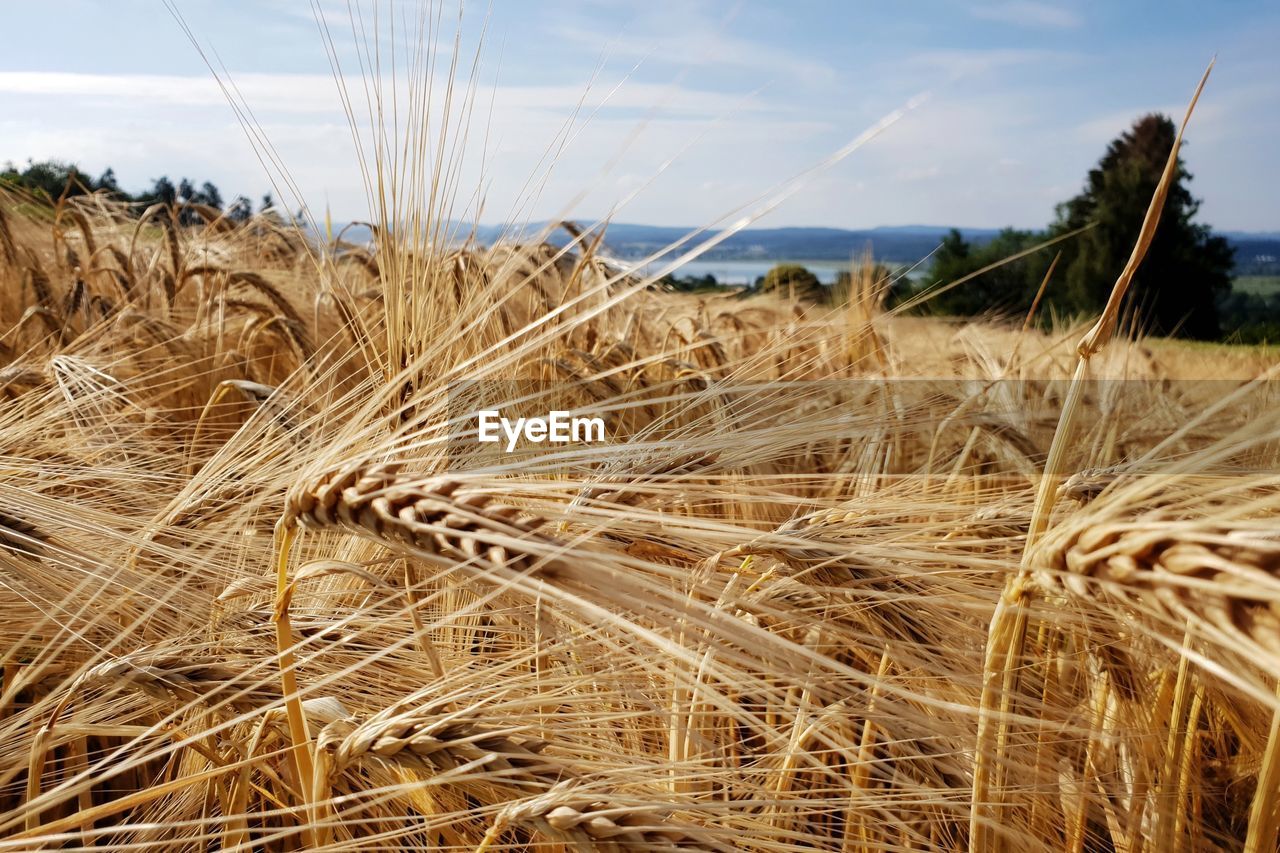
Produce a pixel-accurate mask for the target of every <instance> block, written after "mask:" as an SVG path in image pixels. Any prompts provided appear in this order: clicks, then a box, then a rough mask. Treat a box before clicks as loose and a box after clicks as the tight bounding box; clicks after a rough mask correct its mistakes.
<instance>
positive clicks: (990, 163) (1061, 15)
mask: <svg viewBox="0 0 1280 853" xmlns="http://www.w3.org/2000/svg"><path fill="white" fill-rule="evenodd" d="M177 8H178V11H179V12H180V14H181V15H182V17H183V18H185V20H186V22H187V23H188V24H189V25H190V27H191V28H192V30H193V31H194V32H195V33H196V35H197V37H198V38H199V39H200V41H201V42H202V44H203V45H204V46H205V48H206V50H208V51H209V57H210V59H211V61H213V62H215V63H218V62H222V63H225V65H226V67H228V68H230V69H232V71H231V80H232V81H233V83H234V84H235V85H236V86H237V87H238V88H239V91H240V93H241V94H242V95H243V97H244V99H245V101H246V103H247V104H248V106H249V107H251V108H252V109H253V111H254V115H255V116H256V118H257V120H258V122H259V123H260V124H261V125H262V127H263V129H264V131H265V132H266V135H267V137H268V139H269V140H270V143H271V144H272V145H273V146H274V148H275V149H276V150H277V151H278V152H279V157H280V158H281V159H282V160H283V162H284V163H285V164H286V165H287V167H288V169H289V171H290V173H291V175H292V177H293V178H295V179H296V181H297V184H298V186H299V187H300V188H301V190H302V198H301V199H293V198H290V197H289V194H288V193H281V192H279V191H278V190H279V189H280V188H279V187H278V186H277V187H274V188H273V187H272V185H271V181H269V180H268V173H267V172H266V171H265V170H264V168H263V167H262V165H261V164H260V163H259V161H258V159H257V155H256V153H255V151H254V148H253V146H251V145H250V144H249V142H248V141H247V140H246V139H245V132H244V130H243V129H242V128H241V126H240V125H239V123H238V122H237V121H236V118H235V113H234V112H233V110H232V108H231V107H230V106H229V105H228V104H227V102H226V100H225V98H224V97H223V94H222V92H221V91H220V90H219V89H218V86H217V84H216V83H215V81H214V80H213V78H212V76H211V75H210V73H209V71H208V69H206V68H205V67H204V65H203V62H202V60H201V58H200V55H199V54H198V53H197V51H196V49H195V48H194V47H193V46H192V45H191V44H190V43H189V42H188V41H187V40H186V37H185V36H184V35H183V33H182V31H181V29H180V27H179V25H178V23H177V21H176V20H175V19H174V18H173V16H171V15H170V14H169V13H168V12H166V11H165V9H164V7H163V5H161V4H160V3H158V2H146V1H145V0H127V2H122V3H119V4H111V5H110V6H109V7H106V8H103V7H100V6H95V5H94V4H92V3H88V2H86V0H71V2H68V3H65V4H62V5H60V6H59V7H58V8H57V9H56V10H55V9H53V8H50V7H49V6H48V5H41V6H33V7H16V8H14V9H11V10H9V15H10V18H11V23H12V25H13V28H14V31H15V32H24V31H29V32H42V31H47V30H49V29H51V28H54V27H56V28H57V31H58V32H59V37H60V39H62V42H61V43H60V44H59V49H58V50H56V51H51V50H49V48H48V43H47V41H45V40H43V39H21V40H16V43H15V44H13V45H12V46H11V49H10V50H9V51H7V52H6V55H5V56H4V57H3V58H0V110H3V113H4V115H5V116H6V117H7V118H6V119H4V120H3V124H0V127H3V128H4V129H5V133H4V134H0V162H4V161H8V160H12V161H14V162H15V163H19V164H20V163H23V162H25V161H26V160H27V159H28V158H30V159H34V160H36V161H40V160H45V159H59V160H65V161H70V162H74V163H76V164H78V165H79V166H80V167H81V168H83V169H85V170H86V171H87V172H90V173H93V174H95V175H96V174H98V173H100V172H101V171H102V170H104V169H105V168H107V167H111V168H114V169H115V172H116V175H117V177H118V178H119V180H120V182H121V185H122V186H123V187H125V188H126V189H130V190H137V189H141V188H143V187H145V186H146V185H148V184H149V182H150V181H151V180H152V179H154V178H157V177H159V176H161V175H168V176H169V177H171V178H173V179H174V180H177V179H178V178H181V177H191V178H194V179H197V180H210V181H212V182H213V183H215V184H216V185H218V187H219V188H220V189H222V190H223V192H224V194H225V195H226V196H227V198H228V200H229V199H230V198H231V197H233V196H235V195H238V194H245V195H248V196H249V197H251V198H255V199H256V198H257V197H258V196H260V195H261V194H262V193H264V192H267V191H272V192H275V193H276V195H277V198H278V199H279V200H280V202H281V203H282V205H284V206H287V207H288V208H289V209H291V210H292V209H296V207H297V204H296V203H295V202H297V201H302V202H305V204H306V205H307V206H308V208H309V209H310V210H311V212H312V214H313V215H315V216H316V217H317V218H319V216H320V215H322V212H323V211H324V210H325V209H326V207H328V209H329V210H331V211H332V213H333V216H334V218H335V219H340V220H359V219H365V218H368V213H367V211H366V210H365V207H366V205H365V202H364V198H365V194H364V190H363V187H362V185H361V182H360V172H359V160H358V158H357V156H356V153H355V150H354V148H353V147H352V144H351V141H350V130H349V128H348V126H347V124H346V116H345V115H344V114H343V113H342V110H341V109H340V106H339V99H338V96H337V93H336V90H335V87H334V83H333V80H332V78H331V73H330V68H329V65H328V61H327V59H326V55H325V51H324V44H323V41H322V38H321V36H320V34H319V32H318V30H317V22H316V21H315V20H313V18H312V15H311V12H310V8H309V4H307V3H303V2H280V0H276V2H268V3H264V4H252V3H247V2H233V3H226V4H218V5H216V6H215V5H214V4H212V3H208V2H192V0H187V2H180V3H178V4H177ZM1159 8H1160V10H1161V11H1160V14H1158V15H1155V16H1154V17H1153V16H1151V15H1147V14H1146V13H1145V12H1144V10H1143V9H1141V8H1139V7H1137V6H1136V5H1132V6H1126V8H1125V9H1114V8H1110V7H1109V6H1108V5H1107V4H1102V3H1093V2H1083V3H1075V4H1065V3H1039V2H941V0H938V2H931V3H929V4H927V8H925V9H922V10H921V11H922V14H921V15H920V16H916V17H914V18H913V19H911V20H906V19H899V18H896V17H895V16H894V14H893V12H892V11H891V10H884V9H878V8H874V7H868V8H864V9H857V8H853V7H852V6H850V5H847V4H842V3H836V2H818V3H813V4H808V5H805V6H803V7H801V8H799V9H795V10H792V11H791V13H790V14H782V13H780V11H779V10H778V9H776V8H774V7H771V6H769V5H768V4H765V3H762V2H743V3H739V4H715V3H700V4H691V5H687V4H680V3H674V2H662V3H658V4H655V5H653V6H651V7H646V8H645V9H642V10H636V9H632V8H629V7H628V5H627V4H625V3H621V2H614V1H613V0H593V2H590V3H588V4H585V9H583V4H571V3H568V2H565V0H557V2H554V3H551V4H548V5H546V6H540V7H539V8H538V9H537V10H530V9H528V8H524V7H522V6H521V5H520V4H516V3H513V2H508V0H497V2H495V3H494V4H493V7H492V17H491V19H490V20H489V21H488V22H486V21H485V20H484V17H485V9H484V7H481V6H470V7H468V9H467V11H466V13H465V17H464V21H463V37H462V39H461V42H460V51H459V57H460V58H461V59H462V60H463V61H464V64H465V62H466V61H469V60H470V58H471V56H472V52H473V51H474V50H475V49H476V43H475V33H476V32H477V29H478V27H480V26H483V25H486V23H487V26H488V27H489V31H488V33H487V34H486V39H487V41H486V44H485V49H484V50H483V52H482V54H481V61H480V63H479V68H480V71H479V75H478V78H477V85H476V102H477V107H476V115H475V116H474V118H473V122H472V125H473V126H472V132H473V134H474V138H473V139H470V140H468V142H469V144H468V145H467V146H465V148H466V150H467V162H466V163H464V165H463V168H462V170H461V172H460V173H459V176H458V178H457V182H456V184H455V186H456V187H457V189H458V193H459V195H460V202H459V203H460V204H462V205H472V208H471V211H470V214H471V215H468V216H463V217H458V218H464V219H478V220H479V221H480V222H482V223H484V222H488V223H495V224H501V223H508V222H523V221H539V220H544V219H556V218H574V219H579V220H592V221H594V220H598V219H603V218H606V217H607V218H610V219H612V220H613V221H616V222H618V223H628V224H629V223H635V224H642V223H668V222H675V221H683V222H690V221H692V222H695V223H697V224H696V225H693V226H687V227H690V228H696V227H702V226H708V225H714V224H715V223H716V222H717V221H718V220H720V219H723V218H725V217H731V216H733V215H734V213H735V212H737V211H740V210H741V209H742V208H743V207H744V206H745V207H747V208H748V209H749V208H750V207H751V204H750V203H751V202H752V200H753V199H755V198H757V197H759V196H761V195H762V194H765V193H767V192H768V191H769V190H770V189H771V188H773V187H776V186H778V185H779V184H780V183H781V182H783V181H785V180H786V179H787V178H789V177H790V176H792V175H794V174H796V173H798V172H801V171H803V170H805V169H807V168H809V167H811V166H813V165H814V164H817V163H820V162H821V161H822V160H823V159H824V158H825V157H826V156H828V155H829V154H830V153H831V152H832V151H835V150H837V149H838V148H840V146H841V145H843V144H845V143H846V142H847V141H848V140H849V139H851V138H852V137H854V136H855V135H857V134H858V133H860V132H861V131H862V130H864V129H865V128H866V127H868V126H869V125H871V124H873V123H874V122H875V121H877V120H878V119H879V118H880V117H882V116H883V115H885V114H886V113H888V112H890V111H891V110H894V109H897V108H899V107H901V106H902V105H903V104H905V103H906V102H907V101H908V99H910V98H911V97H913V96H914V95H917V94H919V93H921V92H928V93H929V98H928V100H927V101H925V102H924V103H923V104H921V105H920V106H919V107H917V108H915V109H913V110H911V111H910V112H909V113H908V114H907V115H906V116H904V117H903V118H902V119H901V120H900V121H898V122H897V123H896V124H894V125H893V126H891V127H888V128H887V129H886V130H884V132H883V133H882V134H880V136H879V137H877V138H876V139H874V140H872V141H871V142H870V143H869V144H868V145H867V146H866V147H865V148H863V149H861V150H859V151H857V152H856V153H855V154H854V155H853V156H852V157H850V158H849V159H848V160H846V161H844V162H841V163H839V164H837V165H835V166H834V167H832V168H830V169H827V170H825V171H823V172H821V173H820V174H818V175H817V177H816V178H815V179H814V180H813V181H812V182H811V183H810V184H809V185H808V186H807V187H805V188H804V189H803V190H802V191H801V192H799V193H797V194H796V195H795V196H794V197H793V198H791V199H789V200H788V201H787V202H786V203H785V204H783V205H782V206H781V207H780V208H779V209H778V210H776V211H774V212H773V213H771V214H769V215H768V216H765V217H763V218H762V219H760V220H759V221H757V222H753V223H752V225H753V227H760V228H783V227H794V228H836V229H842V230H852V231H861V230H872V229H874V228H877V227H899V228H901V227H911V226H915V225H916V224H917V223H925V222H946V223H951V225H944V226H936V227H944V228H945V227H961V228H971V229H984V230H985V229H999V228H1003V227H1015V228H1019V229H1039V228H1043V227H1044V226H1045V225H1046V224H1048V223H1049V222H1050V221H1051V220H1052V217H1053V208H1054V205H1055V204H1057V203H1058V202H1060V201H1063V200H1065V199H1067V198H1069V197H1071V196H1072V195H1075V194H1076V193H1077V192H1079V191H1080V189H1081V187H1082V186H1083V182H1084V179H1085V175H1086V173H1087V171H1088V170H1089V168H1091V167H1092V166H1093V165H1094V164H1095V163H1096V162H1097V160H1098V159H1099V158H1100V157H1101V156H1102V154H1103V152H1104V150H1105V146H1106V144H1107V142H1108V141H1110V140H1111V139H1112V138H1114V137H1115V136H1117V135H1118V134H1120V133H1121V132H1123V131H1124V130H1125V129H1127V128H1128V126H1129V125H1130V124H1131V123H1132V121H1133V120H1134V119H1136V118H1137V117H1138V116H1140V115H1142V114H1145V113H1147V112H1164V113H1166V114H1169V115H1173V116H1174V117H1178V116H1180V114H1181V110H1182V104H1183V103H1184V102H1185V99H1186V97H1187V96H1188V95H1189V93H1190V91H1191V89H1192V88H1193V86H1194V83H1195V80H1196V79H1197V78H1198V76H1199V74H1200V72H1201V70H1202V69H1203V66H1204V64H1205V63H1206V62H1207V61H1208V58H1209V57H1210V56H1211V55H1213V54H1216V55H1217V67H1216V68H1215V71H1214V75H1213V78H1212V79H1211V81H1210V83H1209V86H1208V89H1207V90H1206V93H1205V96H1204V98H1203V99H1202V101H1201V105H1200V109H1199V112H1198V114H1197V116H1196V118H1195V119H1193V121H1192V123H1191V126H1190V128H1189V130H1188V137H1187V147H1186V149H1185V152H1184V158H1185V160H1186V163H1187V167H1188V170H1189V171H1190V172H1191V174H1192V175H1193V176H1194V177H1195V180H1194V181H1193V182H1192V183H1191V189H1192V191H1193V193H1194V194H1195V195H1196V196H1197V197H1198V198H1201V199H1203V201H1204V204H1203V206H1202V208H1201V212H1200V216H1199V221H1201V222H1204V223H1206V224H1209V225H1211V226H1212V227H1213V228H1214V229H1215V230H1217V231H1221V232H1238V233H1268V232H1275V231H1277V230H1280V197H1278V196H1277V194H1276V193H1275V192H1274V191H1273V190H1271V189H1270V188H1269V187H1268V186H1267V185H1266V184H1265V182H1264V181H1260V180H1258V177H1259V176H1260V175H1265V174H1269V173H1271V172H1274V170H1275V166H1276V164H1275V162H1274V160H1275V156H1274V147H1275V146H1274V144H1272V143H1271V140H1273V139H1274V138H1275V136H1276V131H1277V130H1280V118H1278V117H1280V83H1277V82H1276V81H1280V59H1278V58H1277V57H1276V56H1275V54H1274V51H1273V50H1272V49H1271V46H1270V43H1271V41H1273V40H1274V39H1273V37H1274V35H1275V34H1277V33H1280V10H1276V9H1274V8H1272V7H1271V6H1270V5H1268V4H1264V3H1261V2H1257V0H1250V2H1245V3H1238V4H1233V6H1232V10H1231V14H1230V15H1223V14H1221V10H1219V9H1215V8H1209V9H1203V8H1201V7H1199V6H1197V5H1195V4H1190V3H1181V2H1179V3H1173V4H1162V5H1161V6H1160V7H1159ZM449 13H450V14H451V13H452V7H450V9H449ZM324 14H325V16H326V17H325V19H324V22H325V23H326V24H328V26H330V27H331V32H332V37H333V39H334V42H335V55H336V56H337V58H338V60H339V61H340V62H341V63H342V64H343V67H344V69H345V70H346V71H347V73H348V75H351V69H352V68H353V67H354V63H355V61H356V55H355V53H354V49H353V47H352V44H351V42H352V36H351V34H350V32H349V30H350V23H349V22H348V21H347V20H346V19H345V13H343V12H342V11H341V10H340V8H339V7H337V6H334V5H332V4H326V5H325V6H324ZM447 17H448V15H446V20H444V21H443V22H442V24H441V27H442V29H441V34H440V36H441V37H440V41H441V44H442V47H441V61H442V62H447V60H448V58H449V54H450V52H451V51H450V49H449V45H450V42H451V39H452V37H453V30H452V22H451V21H449V20H447ZM108 19H110V22H111V24H112V27H111V30H110V31H111V32H112V33H113V39H114V40H108V39H104V38H102V37H101V33H102V32H104V31H106V30H104V27H105V26H106V25H107V21H108ZM69 22H70V23H69ZM1169 57H1173V58H1172V59H1170V58H1169ZM157 66H160V67H164V68H166V69H168V70H167V72H166V73H165V74H154V73H150V71H151V70H152V69H154V68H155V67H157ZM593 75H594V77H595V80H594V84H593V83H592V80H593ZM1117 81H1119V82H1117ZM464 82H465V79H464ZM584 93H585V102H584V103H585V106H584V108H583V111H582V112H583V115H582V116H579V118H584V117H585V118H586V120H585V121H583V122H580V123H576V124H573V125H572V126H571V128H570V129H569V130H568V131H564V133H563V135H562V136H558V134H561V132H562V131H563V129H564V123H565V121H566V120H567V119H572V117H573V114H574V110H575V108H576V106H577V104H578V102H579V101H580V100H581V99H583V97H584ZM490 104H491V105H492V107H491V111H490V108H489V105H490ZM481 137H483V139H482V141H477V140H481ZM557 139H560V140H561V141H562V142H564V143H565V147H564V149H563V150H562V151H561V152H560V153H559V154H558V156H557V157H556V158H555V165H554V171H553V173H552V174H550V175H549V176H545V175H544V173H543V171H539V169H538V167H537V164H538V162H539V159H540V158H541V157H542V155H543V154H544V153H545V149H546V147H547V146H548V145H551V144H557V143H556V141H557ZM482 143H483V144H482ZM480 149H483V150H480ZM531 178H532V179H533V180H532V181H531V180H530V179H531ZM277 183H278V182H277ZM529 184H532V185H533V187H534V189H536V190H537V192H536V197H535V194H534V193H533V192H532V191H530V192H524V188H526V187H527V185H529ZM475 188H483V193H484V196H485V204H484V207H483V208H482V209H480V210H478V211H477V210H476V206H477V205H476V202H475V199H473V198H471V195H473V190H474V189H475ZM632 193H634V194H635V195H634V198H632V199H631V200H630V202H629V203H628V204H627V205H626V206H625V207H623V208H621V209H614V208H613V207H612V205H613V204H614V203H615V202H617V200H618V199H619V198H625V197H627V196H628V195H630V194H632ZM477 212H478V213H479V214H480V215H479V216H475V215H474V214H475V213H477ZM894 223H903V224H902V225H895V224H894ZM660 227H677V226H668V225H665V224H663V225H660ZM679 227H686V226H679ZM930 227H934V226H930Z"/></svg>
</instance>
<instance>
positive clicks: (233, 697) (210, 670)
mask: <svg viewBox="0 0 1280 853" xmlns="http://www.w3.org/2000/svg"><path fill="white" fill-rule="evenodd" d="M99 684H106V685H111V684H115V685H127V686H129V687H133V688H137V689H139V690H141V691H143V692H144V693H146V694H147V695H149V696H152V697H154V698H156V699H160V700H162V701H165V702H177V703H180V704H191V703H195V702H199V703H202V704H204V705H208V706H215V705H223V704H224V703H225V704H226V705H227V706H229V707H230V708H232V709H233V710H235V711H236V712H238V713H244V712H248V711H254V710H259V709H261V708H263V707H265V706H267V705H269V704H271V703H273V702H278V701H279V700H280V693H279V692H278V691H277V690H275V689H274V687H273V686H272V685H270V684H268V683H265V682H260V681H258V680H255V679H253V678H252V677H250V676H247V675H246V674H245V673H244V672H243V671H242V670H240V669H238V668H236V667H234V666H231V665H230V664H228V663H226V661H225V660H223V659H221V658H212V657H203V656H201V655H198V654H190V655H188V654H181V653H167V654H154V653H137V654H132V655H128V656H126V657H122V658H117V659H115V660H110V661H107V662H105V663H101V664H98V665H97V666H95V667H93V668H91V669H89V670H88V671H86V672H85V673H84V674H83V675H82V676H80V678H78V679H77V680H76V683H75V684H73V685H72V687H71V688H70V690H69V692H70V693H72V694H74V693H75V692H76V691H77V690H79V689H82V688H84V687H89V686H96V685H99Z"/></svg>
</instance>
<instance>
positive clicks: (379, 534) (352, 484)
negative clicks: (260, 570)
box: [283, 465, 560, 577]
mask: <svg viewBox="0 0 1280 853" xmlns="http://www.w3.org/2000/svg"><path fill="white" fill-rule="evenodd" d="M462 489H463V483H462V482H461V481H459V480H452V479H447V478H442V479H434V480H425V481H424V480H422V479H420V478H416V477H411V476H408V475H400V474H398V473H397V472H396V469H395V468H393V467H390V466H368V467H366V466H364V465H351V466H348V467H346V468H344V469H342V470H341V471H339V472H337V473H335V474H333V475H331V476H328V477H324V478H322V479H320V480H319V481H317V482H315V483H313V484H311V485H310V486H308V487H306V488H304V489H302V490H300V491H297V492H295V493H293V494H291V495H290V496H289V498H288V501H287V505H286V510H285V516H284V519H283V522H284V525H285V526H286V527H291V526H293V525H294V524H295V523H299V522H300V523H301V524H302V525H303V526H304V527H313V528H317V529H320V528H326V527H345V528H347V529H348V530H350V531H352V532H354V533H357V534H361V535H365V536H369V535H372V536H373V537H374V538H377V539H380V540H382V541H384V542H386V543H388V544H403V545H410V546H412V547H414V548H416V549H420V550H422V551H425V552H428V553H431V554H434V555H437V556H440V557H444V558H447V559H451V560H463V561H478V562H480V563H487V564H489V565H495V566H504V567H507V568H511V569H515V570H517V571H525V570H533V571H536V572H537V573H538V574H539V575H541V576H543V577H552V576H554V574H555V571H556V568H557V565H558V561H557V560H555V559H544V558H543V556H539V554H538V553H537V552H538V551H542V552H543V555H544V556H545V555H546V554H548V553H550V552H551V551H553V550H556V549H557V548H559V547H560V543H558V542H557V540H555V539H553V538H552V537H550V536H548V535H546V534H543V533H540V532H538V530H537V528H539V527H540V526H542V525H543V524H544V523H545V522H544V520H543V519H541V518H538V517H535V516H531V515H529V514H528V513H525V512H524V511H522V510H520V509H518V508H516V507H512V506H502V505H499V506H493V505H491V501H492V500H493V499H494V496H493V495H488V494H482V493H471V494H463V493H462V492H461V490H462Z"/></svg>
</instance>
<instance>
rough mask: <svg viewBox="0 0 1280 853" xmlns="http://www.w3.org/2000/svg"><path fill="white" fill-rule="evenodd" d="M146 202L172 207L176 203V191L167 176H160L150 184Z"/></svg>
mask: <svg viewBox="0 0 1280 853" xmlns="http://www.w3.org/2000/svg"><path fill="white" fill-rule="evenodd" d="M146 200H147V201H148V202H149V203H151V204H165V205H169V206H172V205H174V204H175V203H177V201H178V190H177V188H176V187H174V185H173V181H171V180H169V178H168V177H167V176H164V175H162V176H160V177H159V178H156V179H155V180H154V181H152V182H151V191H150V192H149V193H148V194H147V198H146Z"/></svg>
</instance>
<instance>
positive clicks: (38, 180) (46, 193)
mask: <svg viewBox="0 0 1280 853" xmlns="http://www.w3.org/2000/svg"><path fill="white" fill-rule="evenodd" d="M0 183H3V184H8V185H9V186H12V187H17V188H18V189H23V190H26V191H27V192H30V193H34V194H35V195H38V196H43V197H45V198H47V199H49V200H50V201H54V200H57V199H58V198H61V197H62V195H63V193H64V192H65V193H66V195H68V196H75V195H85V194H87V193H91V192H94V191H96V190H100V189H102V190H107V191H114V190H118V189H119V188H118V187H117V186H116V177H115V172H113V171H112V170H111V169H107V171H105V172H103V173H102V177H101V178H99V179H98V180H96V181H95V180H94V179H93V178H92V177H91V176H90V175H88V174H87V173H85V172H82V171H80V167H78V166H77V165H76V164H74V163H64V162H62V161H60V160H46V161H44V162H41V163H36V162H33V161H31V160H28V161H27V166H26V168H25V169H19V168H18V167H17V166H15V165H14V164H13V163H12V162H10V163H6V164H5V167H4V169H3V170H0Z"/></svg>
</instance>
